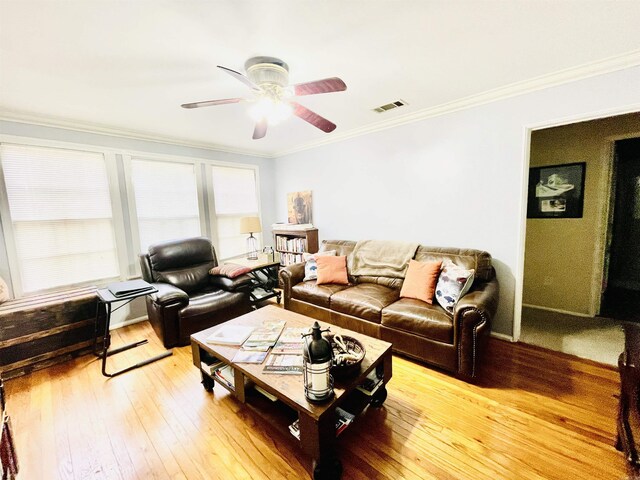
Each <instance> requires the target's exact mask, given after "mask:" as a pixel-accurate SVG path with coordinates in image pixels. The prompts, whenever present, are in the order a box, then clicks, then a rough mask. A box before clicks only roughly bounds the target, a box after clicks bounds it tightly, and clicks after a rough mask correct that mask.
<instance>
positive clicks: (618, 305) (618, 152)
mask: <svg viewBox="0 0 640 480" xmlns="http://www.w3.org/2000/svg"><path fill="white" fill-rule="evenodd" d="M612 193H613V195H614V198H613V199H612V200H613V201H612V205H613V216H612V218H611V220H612V223H611V225H610V228H609V232H610V235H611V238H610V242H608V243H609V244H610V247H609V251H608V254H607V256H608V259H607V260H606V261H605V265H606V264H608V268H607V269H606V271H605V281H604V282H603V293H602V302H601V307H600V315H601V316H604V317H609V318H615V319H620V320H634V321H640V138H632V139H628V140H619V141H617V142H615V154H614V174H613V188H612Z"/></svg>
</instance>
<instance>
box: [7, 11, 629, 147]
mask: <svg viewBox="0 0 640 480" xmlns="http://www.w3.org/2000/svg"><path fill="white" fill-rule="evenodd" d="M639 25H640V1H637V0H629V1H625V0H616V1H602V0H601V1H589V0H581V1H573V0H548V1H544V0H494V1H487V0H464V1H462V0H431V1H429V0H415V1H403V0H384V1H382V0H377V1H376V0H359V1H354V0H323V1H318V0H315V1H302V0H298V1H296V0H271V1H267V0H250V1H249V0H225V1H214V0H206V1H205V0H202V1H195V0H183V1H160V0H149V1H146V0H128V1H124V0H122V1H117V0H91V1H87V0H75V1H74V0H66V1H62V0H58V1H53V0H43V1H34V0H0V118H4V119H21V120H23V121H34V122H44V123H49V124H58V125H67V126H75V127H81V126H84V128H87V129H90V130H97V131H111V132H118V131H119V132H122V133H125V134H128V135H133V136H141V137H150V138H164V139H167V140H171V141H179V142H186V143H192V144H200V145H208V146H210V147H213V148H221V149H224V150H231V151H243V152H249V153H254V154H258V155H266V156H271V155H278V154H282V153H285V152H290V151H294V150H296V149H301V148H307V147H309V146H312V145H316V144H319V143H321V142H325V141H332V140H337V139H340V138H345V137H347V136H351V135H354V134H358V133H361V132H366V131H371V130H372V129H376V128H383V127H385V126H388V125H390V124H393V123H398V122H401V121H404V120H407V119H414V118H419V117H421V116H425V115H427V114H429V112H436V111H441V110H443V109H444V108H446V107H443V106H445V105H446V104H450V103H451V102H457V101H460V100H461V99H465V100H463V102H462V103H461V104H464V102H465V101H466V102H471V100H469V97H474V98H476V99H478V100H479V99H480V98H485V99H488V98H497V97H499V96H500V95H503V94H506V93H514V92H519V91H525V90H526V89H531V88H537V87H540V86H543V85H548V84H552V83H557V82H560V81H567V80H571V79H574V78H579V77H581V76H585V75H588V74H593V73H599V72H601V71H607V70H612V69H616V68H621V67H625V66H630V65H635V64H639V63H640V27H639ZM255 55H269V56H276V57H279V58H281V59H283V60H284V61H285V62H287V63H288V64H289V68H290V80H291V82H292V83H299V82H305V81H310V80H316V79H320V78H325V77H330V76H339V77H341V78H342V79H343V80H344V81H345V83H346V84H347V86H348V89H347V91H345V92H340V93H331V94H325V95H317V96H309V97H301V99H300V103H302V104H303V105H305V106H307V107H308V108H310V109H312V110H314V111H316V112H317V113H319V114H320V115H322V116H325V117H326V118H328V119H330V120H332V121H333V122H334V123H336V124H337V125H338V128H337V129H336V130H335V131H334V132H333V133H330V134H326V133H323V132H321V131H320V130H317V129H315V128H314V127H312V126H311V125H309V124H307V123H306V122H303V121H302V120H300V119H298V118H295V117H294V118H291V119H290V120H288V121H287V122H286V123H284V124H281V125H280V126H277V127H273V128H271V129H270V130H269V132H268V133H267V136H266V137H265V138H264V139H261V140H252V139H251V135H252V133H253V123H252V121H251V119H250V118H249V116H248V114H247V112H246V109H247V106H246V105H245V104H231V105H222V106H215V107H208V108H201V109H196V110H185V109H182V108H180V104H181V103H185V102H193V101H201V100H210V99H217V98H227V97H236V96H243V95H244V94H246V93H247V92H248V90H247V88H246V87H245V86H244V85H243V84H242V83H240V82H238V81H237V80H235V79H233V78H232V77H231V76H229V75H227V74H225V73H224V72H222V71H220V70H219V69H217V68H216V65H224V66H227V67H229V68H232V69H235V70H240V71H242V69H243V65H244V61H245V60H246V59H247V58H249V57H252V56H255ZM541 76H546V77H544V78H542V79H541V78H539V77H541ZM532 79H535V80H534V81H531V80H532ZM513 84H517V85H515V86H514V85H513ZM507 86H509V87H508V88H505V87H507ZM496 89H497V90H496ZM487 92H489V93H488V94H487ZM483 94H484V95H483ZM478 95H481V97H475V96H478ZM397 99H403V100H405V101H406V102H408V106H406V107H403V108H401V109H397V110H393V111H390V112H386V113H384V114H378V113H375V112H373V111H372V108H374V107H376V106H378V105H381V104H385V103H388V102H392V101H394V100H397Z"/></svg>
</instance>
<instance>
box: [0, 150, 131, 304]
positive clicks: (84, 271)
mask: <svg viewBox="0 0 640 480" xmlns="http://www.w3.org/2000/svg"><path fill="white" fill-rule="evenodd" d="M0 161H1V162H2V169H3V173H4V181H5V186H6V192H7V197H8V200H9V211H10V217H11V230H12V235H13V243H14V244H15V250H16V252H15V258H16V259H17V262H18V268H19V274H20V275H19V279H20V280H19V281H20V288H21V290H22V292H23V293H31V292H36V291H40V290H45V289H50V288H54V287H60V286H67V285H74V284H79V283H85V282H98V281H99V280H104V279H111V278H114V277H118V276H119V269H118V260H117V254H116V243H115V235H114V226H113V219H112V212H111V198H110V194H109V181H108V177H107V169H106V164H105V159H104V156H103V155H102V154H100V153H93V152H83V151H78V150H67V149H59V148H44V147H32V146H23V145H11V144H2V145H1V146H0ZM6 233H7V232H5V234H6Z"/></svg>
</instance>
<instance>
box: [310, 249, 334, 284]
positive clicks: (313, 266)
mask: <svg viewBox="0 0 640 480" xmlns="http://www.w3.org/2000/svg"><path fill="white" fill-rule="evenodd" d="M335 254H336V251H335V250H327V251H326V252H318V253H303V254H302V258H303V259H304V261H305V264H304V279H303V280H302V281H303V282H306V281H307V280H315V279H317V278H318V264H317V263H316V257H319V256H323V255H329V256H333V255H335Z"/></svg>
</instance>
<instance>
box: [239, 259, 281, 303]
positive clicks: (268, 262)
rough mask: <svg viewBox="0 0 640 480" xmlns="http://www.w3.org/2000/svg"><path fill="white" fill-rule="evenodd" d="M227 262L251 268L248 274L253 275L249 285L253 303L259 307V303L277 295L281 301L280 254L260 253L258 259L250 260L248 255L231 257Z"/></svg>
mask: <svg viewBox="0 0 640 480" xmlns="http://www.w3.org/2000/svg"><path fill="white" fill-rule="evenodd" d="M227 263H235V264H237V265H242V266H244V267H249V268H251V271H250V272H248V275H249V276H250V277H251V285H250V286H249V287H248V291H249V297H250V298H251V305H252V306H253V308H257V304H258V303H260V302H262V301H264V300H268V299H269V298H273V297H276V301H277V302H278V303H280V300H281V298H282V292H280V291H279V290H276V288H278V270H279V268H280V254H278V253H272V254H266V253H260V254H258V258H257V259H256V260H249V259H248V258H247V257H246V256H242V257H235V258H230V259H229V260H228V262H227Z"/></svg>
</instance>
